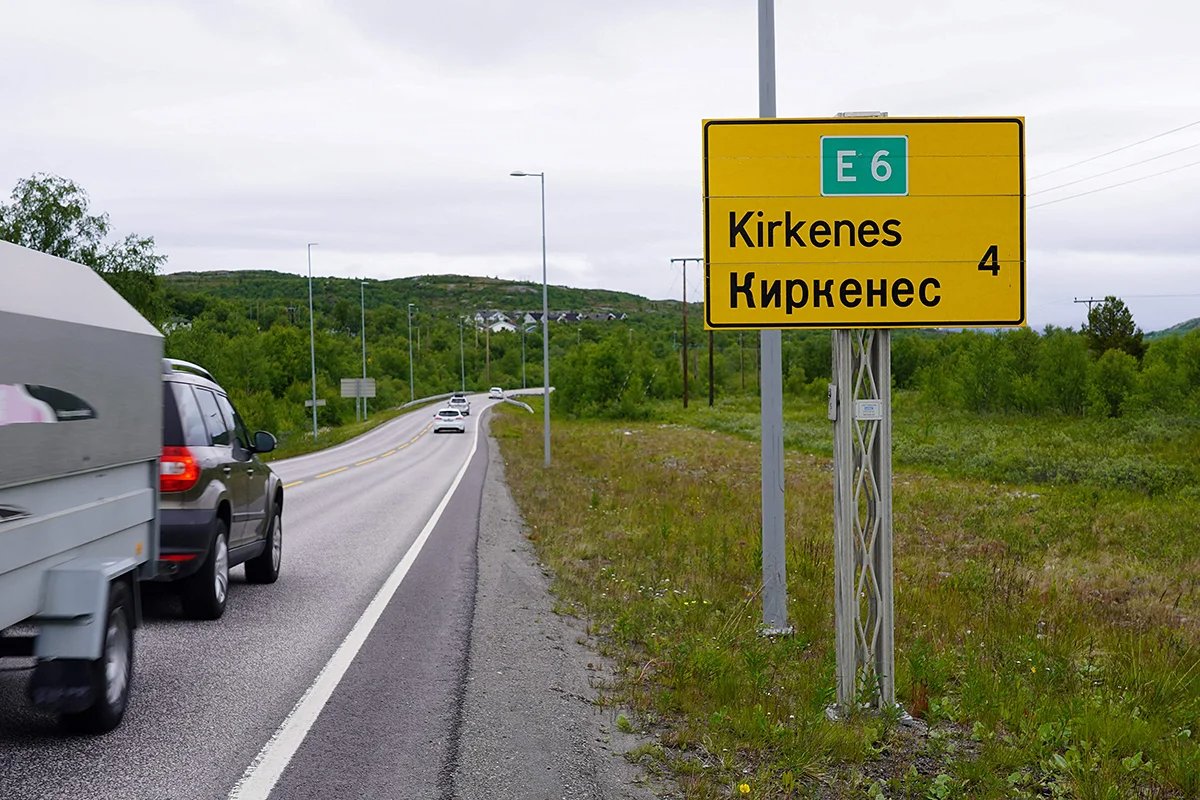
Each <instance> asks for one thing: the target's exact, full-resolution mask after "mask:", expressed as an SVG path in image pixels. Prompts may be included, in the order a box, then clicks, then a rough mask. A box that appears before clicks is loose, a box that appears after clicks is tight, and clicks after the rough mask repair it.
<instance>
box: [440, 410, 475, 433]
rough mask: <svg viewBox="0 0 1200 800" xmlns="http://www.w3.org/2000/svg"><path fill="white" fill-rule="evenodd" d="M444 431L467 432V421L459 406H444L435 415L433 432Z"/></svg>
mask: <svg viewBox="0 0 1200 800" xmlns="http://www.w3.org/2000/svg"><path fill="white" fill-rule="evenodd" d="M442 431H453V432H455V433H466V432H467V422H466V420H465V419H464V418H463V415H462V413H461V412H460V411H459V410H458V409H457V408H443V409H442V410H441V411H439V412H437V413H436V414H434V415H433V432H434V433H441V432H442Z"/></svg>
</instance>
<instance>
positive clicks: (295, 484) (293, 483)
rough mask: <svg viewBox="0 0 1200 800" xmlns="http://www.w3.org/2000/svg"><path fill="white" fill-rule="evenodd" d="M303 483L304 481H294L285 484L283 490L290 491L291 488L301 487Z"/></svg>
mask: <svg viewBox="0 0 1200 800" xmlns="http://www.w3.org/2000/svg"><path fill="white" fill-rule="evenodd" d="M302 483H304V481H292V482H291V483H285V484H284V485H283V488H285V489H290V488H292V487H293V486H299V485H300V484H302Z"/></svg>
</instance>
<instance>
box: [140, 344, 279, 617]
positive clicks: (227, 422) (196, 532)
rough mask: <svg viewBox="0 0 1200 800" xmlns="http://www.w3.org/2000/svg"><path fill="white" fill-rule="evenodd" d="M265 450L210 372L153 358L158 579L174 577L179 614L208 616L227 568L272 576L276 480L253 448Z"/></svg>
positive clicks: (267, 442)
mask: <svg viewBox="0 0 1200 800" xmlns="http://www.w3.org/2000/svg"><path fill="white" fill-rule="evenodd" d="M274 449H275V437H274V436H272V435H271V434H269V433H266V432H265V431H258V432H257V433H255V434H254V435H253V437H252V436H250V434H249V432H248V431H247V429H246V426H245V424H244V423H243V422H242V419H241V417H240V416H238V413H237V411H236V410H234V408H233V404H232V403H230V402H229V397H228V395H226V394H225V390H224V389H222V388H221V387H220V386H218V385H217V382H216V381H215V380H213V377H212V375H210V374H209V373H208V372H207V371H205V370H204V369H202V368H201V367H198V366H196V365H195V364H189V363H188V362H186V361H177V360H175V359H164V360H163V451H162V459H161V461H160V462H159V503H160V515H159V520H160V528H161V532H160V539H159V541H160V547H159V556H158V559H159V561H158V576H157V577H158V580H160V581H176V582H178V586H179V591H180V595H181V597H182V600H183V610H184V613H185V614H186V615H187V616H189V617H191V618H193V619H217V618H218V617H220V616H221V615H222V614H223V613H224V612H225V602H226V600H227V599H228V597H229V570H230V568H231V567H234V566H237V565H238V564H241V563H245V565H246V580H248V581H250V582H251V583H274V582H275V580H276V579H277V578H278V577H279V567H280V563H281V560H282V557H283V484H282V483H281V482H280V480H279V477H278V476H277V475H275V473H274V472H272V471H271V468H270V467H268V466H267V465H266V464H264V463H263V462H261V461H260V460H259V459H258V457H257V455H256V454H257V453H269V452H270V451H272V450H274Z"/></svg>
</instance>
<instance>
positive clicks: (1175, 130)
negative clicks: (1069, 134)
mask: <svg viewBox="0 0 1200 800" xmlns="http://www.w3.org/2000/svg"><path fill="white" fill-rule="evenodd" d="M1196 125H1200V119H1198V120H1196V121H1195V122H1189V123H1188V124H1186V125H1180V126H1179V127H1178V128H1172V129H1171V130H1169V131H1163V132H1162V133H1156V134H1154V135H1153V136H1150V137H1147V138H1145V139H1141V140H1139V141H1136V142H1134V143H1133V144H1127V145H1122V146H1121V147H1118V148H1116V149H1115V150H1109V151H1108V152H1107V153H1101V154H1100V155H1098V156H1092V157H1091V158H1085V159H1083V160H1082V161H1076V162H1075V163H1074V164H1067V165H1066V166H1064V167H1057V168H1055V169H1052V170H1050V171H1049V172H1043V173H1042V174H1041V175H1034V176H1033V177H1032V178H1030V179H1029V180H1031V181H1036V180H1037V179H1038V178H1044V177H1046V176H1047V175H1053V174H1054V173H1056V172H1062V171H1063V170H1065V169H1071V168H1072V167H1078V166H1079V165H1080V164H1087V163H1089V162H1092V161H1096V160H1098V159H1101V158H1104V157H1105V156H1111V155H1112V154H1113V153H1119V152H1121V151H1122V150H1128V149H1129V148H1131V147H1137V146H1138V145H1139V144H1145V143H1146V142H1152V141H1154V140H1155V139H1161V138H1162V137H1164V136H1170V135H1171V134H1172V133H1178V132H1179V131H1182V130H1186V129H1187V128H1191V127H1194V126H1196Z"/></svg>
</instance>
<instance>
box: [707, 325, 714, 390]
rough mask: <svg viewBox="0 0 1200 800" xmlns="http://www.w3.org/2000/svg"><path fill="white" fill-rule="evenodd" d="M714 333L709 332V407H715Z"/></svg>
mask: <svg viewBox="0 0 1200 800" xmlns="http://www.w3.org/2000/svg"><path fill="white" fill-rule="evenodd" d="M713 391H714V387H713V332H712V331H709V332H708V407H709V408H712V405H713V396H714V395H713Z"/></svg>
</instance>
